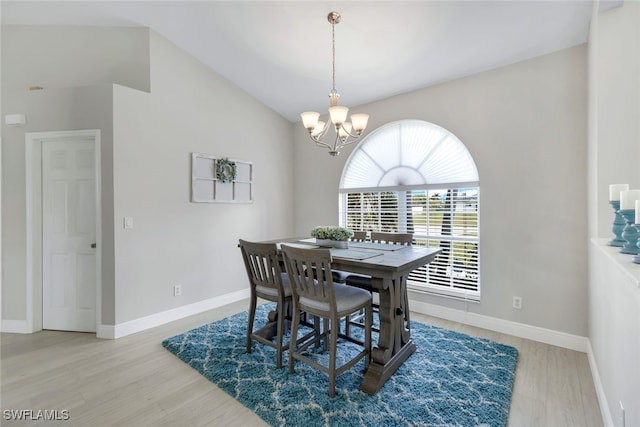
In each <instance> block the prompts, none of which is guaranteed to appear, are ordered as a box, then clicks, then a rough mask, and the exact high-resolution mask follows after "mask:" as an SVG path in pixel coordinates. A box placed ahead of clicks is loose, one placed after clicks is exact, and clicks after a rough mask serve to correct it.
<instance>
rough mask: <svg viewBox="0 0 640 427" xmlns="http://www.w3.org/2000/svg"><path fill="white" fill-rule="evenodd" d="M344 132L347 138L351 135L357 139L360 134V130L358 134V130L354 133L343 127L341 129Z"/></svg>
mask: <svg viewBox="0 0 640 427" xmlns="http://www.w3.org/2000/svg"><path fill="white" fill-rule="evenodd" d="M341 130H342V131H343V132H344V133H346V134H347V138H349V137H351V138H355V139H359V138H360V136H361V135H362V132H360V134H358V132H356V134H355V135H354V134H352V133H351V132H349V131H348V130H346V129H345V128H342V129H341Z"/></svg>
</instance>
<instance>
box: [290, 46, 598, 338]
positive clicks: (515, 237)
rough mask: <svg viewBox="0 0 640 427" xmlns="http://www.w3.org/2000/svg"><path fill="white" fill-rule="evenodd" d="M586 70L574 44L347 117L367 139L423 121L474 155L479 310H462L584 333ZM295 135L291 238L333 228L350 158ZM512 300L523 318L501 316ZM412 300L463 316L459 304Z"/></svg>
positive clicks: (582, 50)
mask: <svg viewBox="0 0 640 427" xmlns="http://www.w3.org/2000/svg"><path fill="white" fill-rule="evenodd" d="M586 68H587V48H586V45H581V46H577V47H574V48H571V49H568V50H563V51H560V52H557V53H554V54H550V55H546V56H542V57H538V58H535V59H532V60H529V61H524V62H520V63H517V64H513V65H510V66H507V67H503V68H500V69H496V70H492V71H487V72H484V73H481V74H477V75H474V76H471V77H467V78H462V79H459V80H455V81H451V82H448V83H444V84H441V85H438V86H433V87H429V88H426V89H422V90H418V91H414V92H411V93H408V94H405V95H400V96H396V97H393V98H390V99H387V100H384V101H380V102H376V103H372V104H369V105H364V106H358V108H356V109H355V110H358V111H363V112H367V113H369V114H370V115H371V118H370V123H369V127H368V131H367V132H371V131H372V130H374V129H376V128H377V127H379V126H382V125H384V124H385V123H388V122H391V121H395V120H401V119H409V118H410V119H421V120H426V121H429V122H433V123H435V124H438V125H440V126H443V127H445V128H446V129H448V130H450V131H451V132H453V133H454V134H455V135H456V136H458V137H459V138H460V139H461V140H462V142H463V143H464V144H465V145H466V146H467V148H468V149H469V151H470V153H471V155H472V156H473V158H474V160H475V162H476V165H477V166H478V172H479V176H480V201H481V209H480V221H481V232H480V233H481V234H480V242H481V249H480V251H481V252H480V263H481V265H480V269H481V288H482V301H481V302H480V303H479V304H469V305H468V310H469V311H472V312H475V313H479V314H483V315H487V316H491V317H495V318H499V319H506V320H512V321H515V322H520V323H524V324H528V325H533V326H539V327H542V328H548V329H551V330H555V331H562V332H566V333H569V334H574V335H578V336H586V335H587V273H586V272H587V250H586V248H587V215H586V209H587V191H586V182H587V172H586V167H587V163H586V162H587V107H586V106H587V73H586ZM347 95H348V94H347V93H346V92H345V93H344V96H345V99H347ZM350 107H351V106H350ZM305 132H306V131H305V130H304V129H303V128H302V126H301V125H300V124H298V126H297V127H296V128H295V148H296V151H295V162H294V168H295V171H296V176H297V177H298V179H297V180H296V183H295V203H296V233H297V234H299V235H308V233H309V230H310V229H311V228H312V227H313V226H315V225H318V224H332V223H337V220H338V192H337V189H338V185H339V181H340V176H341V173H342V170H343V167H344V163H345V162H346V160H347V158H348V156H349V153H350V151H351V150H352V149H353V148H350V147H347V148H346V149H345V150H344V152H343V153H341V154H340V156H339V157H337V158H330V157H329V156H328V155H327V154H326V152H324V151H322V150H320V149H318V148H315V147H314V146H313V144H312V143H311V142H310V141H309V139H308V137H307V136H306V133H305ZM318 201H322V203H319V202H318ZM513 296H521V297H522V299H523V308H522V310H514V309H512V298H513ZM411 298H412V299H413V300H418V301H422V302H428V303H433V304H439V305H443V306H448V307H451V308H458V309H460V310H464V309H465V304H464V302H460V301H454V300H450V299H444V298H438V297H431V296H427V295H424V294H413V295H412V296H411Z"/></svg>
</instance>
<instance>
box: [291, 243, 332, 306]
mask: <svg viewBox="0 0 640 427" xmlns="http://www.w3.org/2000/svg"><path fill="white" fill-rule="evenodd" d="M282 253H283V254H284V259H285V265H286V268H287V274H288V275H289V281H290V283H291V290H292V291H293V293H294V294H297V296H299V297H304V298H309V299H312V300H315V301H318V302H323V303H328V304H330V305H331V306H335V298H334V296H333V279H332V276H331V251H329V249H305V248H297V247H293V246H288V245H286V244H283V245H282Z"/></svg>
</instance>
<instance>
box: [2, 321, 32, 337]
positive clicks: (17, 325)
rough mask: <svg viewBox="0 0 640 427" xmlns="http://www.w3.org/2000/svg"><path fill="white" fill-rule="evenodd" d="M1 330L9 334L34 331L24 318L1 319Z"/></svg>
mask: <svg viewBox="0 0 640 427" xmlns="http://www.w3.org/2000/svg"><path fill="white" fill-rule="evenodd" d="M2 332H6V333H9V334H32V333H33V332H34V331H33V330H32V328H31V326H30V325H29V322H27V321H26V320H7V319H2Z"/></svg>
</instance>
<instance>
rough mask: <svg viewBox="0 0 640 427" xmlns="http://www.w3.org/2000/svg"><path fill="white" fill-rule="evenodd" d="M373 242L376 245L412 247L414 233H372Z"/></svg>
mask: <svg viewBox="0 0 640 427" xmlns="http://www.w3.org/2000/svg"><path fill="white" fill-rule="evenodd" d="M371 241H372V242H375V243H389V244H393V245H405V246H410V245H411V244H412V243H413V233H384V232H379V231H372V232H371Z"/></svg>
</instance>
